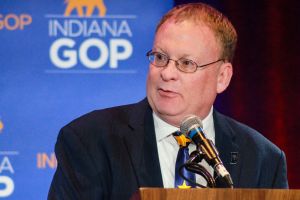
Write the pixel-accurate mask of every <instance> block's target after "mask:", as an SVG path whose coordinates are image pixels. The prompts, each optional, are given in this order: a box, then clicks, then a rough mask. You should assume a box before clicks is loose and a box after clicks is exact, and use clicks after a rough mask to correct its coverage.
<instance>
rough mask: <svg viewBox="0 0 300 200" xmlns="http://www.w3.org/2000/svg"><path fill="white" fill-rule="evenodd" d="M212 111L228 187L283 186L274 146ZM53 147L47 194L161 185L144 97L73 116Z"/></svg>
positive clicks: (84, 195)
mask: <svg viewBox="0 0 300 200" xmlns="http://www.w3.org/2000/svg"><path fill="white" fill-rule="evenodd" d="M213 117H214V123H215V132H216V147H217V149H218V150H219V152H220V157H221V159H222V161H223V163H224V165H225V167H226V168H227V169H228V171H229V173H230V174H231V176H232V179H233V183H234V187H239V188H287V187H288V183H287V176H286V160H285V155H284V153H283V152H282V151H281V150H280V149H279V148H277V147H276V146H275V145H274V144H272V143H271V142H270V141H268V140H267V139H266V138H264V137H263V136H262V135H260V134H259V133H258V132H256V131H255V130H253V129H251V128H249V127H247V126H245V125H243V124H241V123H239V122H236V121H234V120H233V119H230V118H228V117H226V116H224V115H222V114H220V113H218V112H216V111H214V113H213ZM55 152H56V157H57V160H58V167H57V170H56V173H55V175H54V178H53V181H52V184H51V188H50V191H49V196H48V199H72V200H75V199H89V200H90V199H129V198H130V196H131V195H132V194H133V193H134V192H135V191H137V190H138V188H139V187H163V182H162V176H161V171H160V165H159V159H158V153H157V146H156V139H155V133H154V125H153V118H152V110H151V108H150V106H149V104H148V102H147V100H143V101H141V102H140V103H137V104H132V105H127V106H120V107H114V108H109V109H105V110H99V111H94V112H91V113H89V114H87V115H84V116H82V117H80V118H78V119H76V120H74V121H73V122H71V123H70V124H68V125H67V126H65V127H64V128H62V130H61V131H60V133H59V136H58V139H57V143H56V146H55ZM217 184H218V187H222V183H220V182H218V183H217Z"/></svg>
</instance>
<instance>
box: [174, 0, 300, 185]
mask: <svg viewBox="0 0 300 200" xmlns="http://www.w3.org/2000/svg"><path fill="white" fill-rule="evenodd" d="M174 2H175V5H177V4H182V3H189V2H204V3H208V4H210V5H212V6H213V7H216V8H217V9H219V10H220V11H222V12H223V13H224V14H225V15H226V16H228V18H229V19H230V20H231V21H232V23H233V25H234V26H235V27H236V29H237V32H238V36H239V38H238V46H237V51H236V56H235V59H234V62H233V64H234V76H233V79H232V82H231V85H230V87H229V88H228V89H227V91H225V92H224V93H223V94H221V95H219V97H218V98H217V102H216V104H215V107H216V108H217V109H218V110H219V111H221V112H223V113H224V114H227V115H229V116H231V117H233V118H235V119H237V120H238V121H241V122H243V123H245V124H247V125H249V126H251V127H253V128H254V129H256V130H258V131H259V132H261V133H262V134H263V135H264V136H265V137H267V138H268V139H269V140H271V141H272V142H273V143H275V144H276V145H277V146H279V147H280V148H281V149H283V150H284V152H285V154H286V157H287V164H288V179H289V185H290V188H300V181H299V180H300V174H298V172H299V171H300V170H299V169H298V166H300V144H298V141H299V140H300V133H298V131H299V130H300V122H299V121H298V120H300V84H299V83H298V81H299V80H300V59H299V58H300V56H299V55H300V1H298V0H289V1H285V0H272V1H270V0H251V1H241V0H240V1H236V0H201V1H199V0H175V1H174Z"/></svg>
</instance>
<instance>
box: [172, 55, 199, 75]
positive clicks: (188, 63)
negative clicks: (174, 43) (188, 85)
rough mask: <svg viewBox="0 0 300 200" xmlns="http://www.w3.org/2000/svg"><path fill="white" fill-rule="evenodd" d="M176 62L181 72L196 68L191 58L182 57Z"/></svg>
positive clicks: (191, 70) (193, 70) (192, 70)
mask: <svg viewBox="0 0 300 200" xmlns="http://www.w3.org/2000/svg"><path fill="white" fill-rule="evenodd" d="M177 62H178V68H179V69H180V70H181V71H183V72H195V71H196V70H197V64H196V63H195V62H194V61H192V60H188V59H185V58H182V59H179V60H178V61H177Z"/></svg>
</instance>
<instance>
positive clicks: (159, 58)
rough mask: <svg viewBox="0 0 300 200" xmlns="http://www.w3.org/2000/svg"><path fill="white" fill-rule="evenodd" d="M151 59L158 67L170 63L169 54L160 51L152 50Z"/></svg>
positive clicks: (149, 56) (149, 55)
mask: <svg viewBox="0 0 300 200" xmlns="http://www.w3.org/2000/svg"><path fill="white" fill-rule="evenodd" d="M148 58H149V61H150V62H151V63H152V64H153V65H155V66H158V67H164V66H166V65H167V64H168V60H169V58H168V56H166V55H164V54H162V53H158V52H151V53H149V54H148Z"/></svg>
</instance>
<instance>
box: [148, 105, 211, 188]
mask: <svg viewBox="0 0 300 200" xmlns="http://www.w3.org/2000/svg"><path fill="white" fill-rule="evenodd" d="M212 111H213V108H211V110H210V112H209V114H208V115H207V117H206V118H205V119H204V120H202V123H203V131H204V132H205V134H206V137H207V138H208V139H210V140H212V141H213V143H215V128H214V120H213V116H212ZM153 120H154V128H155V135H156V142H157V149H158V156H159V163H160V169H161V173H162V179H163V185H164V188H174V179H175V162H176V157H177V153H178V150H179V146H178V144H177V142H176V140H175V138H174V137H173V135H172V133H173V132H175V131H177V130H179V128H178V127H175V126H172V125H170V124H168V123H166V122H165V121H163V120H162V119H160V118H159V117H158V116H157V115H156V114H155V113H154V112H153ZM194 150H196V145H194V144H193V143H191V144H190V145H189V153H191V152H193V151H194ZM200 164H201V165H202V166H204V167H205V168H206V169H207V170H208V172H209V173H210V174H211V175H213V168H212V167H210V166H209V165H208V164H207V162H206V161H205V160H204V159H203V160H202V162H201V163H200ZM196 181H197V183H200V184H202V185H207V183H206V181H205V179H204V178H203V177H202V176H200V175H196Z"/></svg>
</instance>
